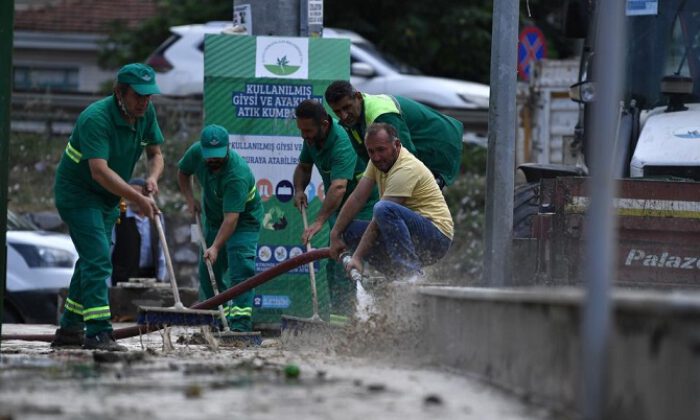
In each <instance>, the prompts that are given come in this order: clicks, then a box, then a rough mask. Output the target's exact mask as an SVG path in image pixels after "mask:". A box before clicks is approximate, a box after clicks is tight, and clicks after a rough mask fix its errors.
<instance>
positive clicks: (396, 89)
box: [146, 22, 489, 110]
mask: <svg viewBox="0 0 700 420" xmlns="http://www.w3.org/2000/svg"><path fill="white" fill-rule="evenodd" d="M227 26H230V22H208V23H206V24H194V25H182V26H174V27H172V28H170V31H171V32H172V36H171V37H170V38H168V39H167V40H166V41H165V42H164V43H163V44H161V45H160V46H159V47H158V48H157V49H156V50H155V51H154V52H153V54H151V56H150V57H149V58H148V60H147V61H146V62H147V63H148V64H149V65H150V66H151V67H153V68H154V69H155V70H156V72H158V76H157V80H158V86H159V87H160V90H161V92H162V93H163V94H165V95H174V96H191V95H202V92H203V91H204V35H205V34H214V33H221V31H222V30H223V29H225V28H226V27H227ZM323 36H324V37H326V38H348V39H350V41H351V43H352V44H351V46H350V56H351V72H350V73H351V82H352V84H353V85H354V86H355V87H356V88H357V89H359V90H360V91H362V92H366V93H388V94H391V95H401V96H406V97H409V98H412V99H415V100H417V101H419V102H422V103H424V104H427V105H430V106H433V107H435V108H439V109H455V110H475V109H484V110H485V109H488V106H489V87H488V86H487V85H484V84H480V83H474V82H467V81H464V80H455V79H445V78H440V77H430V76H424V75H421V74H420V72H418V71H417V70H416V69H414V68H412V67H410V66H408V65H406V64H404V63H401V62H399V61H397V60H394V59H391V58H390V57H388V56H386V55H384V54H382V53H381V52H380V51H379V50H377V48H376V47H375V46H374V45H373V44H372V43H371V42H369V41H368V40H366V39H365V38H363V37H361V36H360V35H358V34H357V33H355V32H352V31H348V30H344V29H333V28H325V29H324V30H323Z"/></svg>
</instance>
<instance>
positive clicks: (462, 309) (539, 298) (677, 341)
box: [419, 287, 700, 420]
mask: <svg viewBox="0 0 700 420" xmlns="http://www.w3.org/2000/svg"><path fill="white" fill-rule="evenodd" d="M419 293H420V295H421V306H422V309H421V311H420V312H421V318H422V320H423V327H424V339H423V345H424V347H425V348H424V349H423V350H422V351H423V352H425V353H427V354H428V355H429V356H430V358H431V362H432V363H434V364H438V365H443V366H448V367H451V368H457V369H459V370H462V371H466V372H470V373H473V374H476V375H478V376H480V377H482V378H484V379H485V380H487V381H489V382H491V383H494V384H497V385H499V386H502V387H504V388H506V389H508V390H511V391H513V392H515V393H517V394H519V395H521V396H522V397H523V398H525V399H527V400H530V401H534V402H539V403H544V404H545V405H548V406H550V407H552V408H553V409H555V410H556V411H560V412H562V413H573V412H577V411H578V408H579V402H580V389H581V386H580V382H581V362H580V359H581V357H580V356H581V354H580V352H581V337H580V332H579V329H580V317H581V300H582V297H583V293H582V291H581V290H577V289H520V290H517V289H514V290H494V289H474V288H440V287H428V288H423V289H421V290H420V292H419ZM613 301H614V321H613V324H614V325H613V328H612V337H611V341H610V344H611V352H610V365H609V370H608V375H609V378H608V390H607V396H608V404H607V407H608V417H607V418H611V419H616V420H624V419H634V420H652V419H659V420H661V419H664V420H665V419H689V420H690V419H698V418H700V398H699V397H698V391H700V294H698V293H692V294H691V293H683V292H651V291H630V290H628V291H618V292H615V293H614V297H613Z"/></svg>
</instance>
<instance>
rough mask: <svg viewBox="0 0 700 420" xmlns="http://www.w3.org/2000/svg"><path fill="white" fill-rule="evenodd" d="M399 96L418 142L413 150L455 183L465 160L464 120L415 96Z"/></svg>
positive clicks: (410, 128) (400, 103) (404, 117)
mask: <svg viewBox="0 0 700 420" xmlns="http://www.w3.org/2000/svg"><path fill="white" fill-rule="evenodd" d="M395 99H396V101H397V102H398V104H399V108H400V109H401V115H402V116H403V120H404V121H406V124H407V125H408V130H409V131H410V132H411V140H412V141H413V144H414V145H415V149H416V151H415V152H413V151H411V152H412V153H413V154H414V155H415V156H416V157H417V158H418V159H420V161H421V162H423V163H424V164H425V166H427V167H428V168H429V169H430V171H431V172H432V173H433V174H437V175H440V176H441V177H442V179H443V180H444V181H445V183H446V184H447V185H451V184H452V183H453V182H454V179H455V177H456V176H457V173H458V172H459V165H460V164H461V162H462V132H463V129H464V127H463V126H462V123H461V122H459V121H457V120H456V119H454V118H452V117H449V116H447V115H444V114H442V113H440V112H437V111H436V110H434V109H432V108H430V107H429V106H425V105H423V104H421V103H418V102H416V101H414V100H412V99H408V98H404V97H403V96H396V97H395ZM402 143H403V142H402Z"/></svg>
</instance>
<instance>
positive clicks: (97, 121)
mask: <svg viewBox="0 0 700 420" xmlns="http://www.w3.org/2000/svg"><path fill="white" fill-rule="evenodd" d="M161 143H163V133H161V131H160V127H159V126H158V121H157V119H156V110H155V108H154V107H153V104H152V103H149V104H148V109H147V110H146V113H145V114H144V116H143V117H140V118H137V119H136V123H135V124H134V125H131V124H129V123H128V122H127V121H126V120H125V119H124V117H122V114H121V112H120V111H119V107H118V106H117V103H116V100H115V98H114V96H113V95H112V96H108V97H106V98H104V99H101V100H99V101H97V102H94V103H93V104H91V105H90V106H88V107H87V108H85V110H83V112H82V113H80V116H79V117H78V121H77V122H76V124H75V128H74V129H73V133H72V134H71V136H70V139H69V141H68V145H67V147H66V150H65V152H64V153H63V156H62V157H61V161H60V163H59V164H58V169H57V170H56V179H55V184H54V196H55V201H56V207H62V208H79V207H95V208H103V207H108V208H110V207H116V205H117V204H118V203H119V197H118V196H116V195H114V194H112V193H111V192H109V191H107V190H106V189H105V188H104V187H102V186H101V185H100V184H99V183H97V182H96V181H95V180H94V179H92V174H91V172H90V165H89V163H88V160H90V159H104V160H106V161H107V165H108V166H109V168H110V169H111V170H113V171H114V172H116V173H117V175H119V177H121V178H122V179H123V180H125V181H128V180H129V179H130V178H131V176H132V175H133V172H134V167H135V166H136V162H138V160H139V158H140V157H141V153H142V152H143V149H144V147H146V146H149V145H156V144H161Z"/></svg>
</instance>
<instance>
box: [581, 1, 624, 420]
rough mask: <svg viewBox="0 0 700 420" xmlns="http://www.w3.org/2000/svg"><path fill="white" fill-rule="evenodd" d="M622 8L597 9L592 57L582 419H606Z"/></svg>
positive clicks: (606, 4) (617, 4)
mask: <svg viewBox="0 0 700 420" xmlns="http://www.w3.org/2000/svg"><path fill="white" fill-rule="evenodd" d="M625 4H626V2H622V1H614V0H609V1H600V2H598V4H597V6H596V10H595V13H596V16H594V19H596V26H595V27H596V34H595V50H594V51H595V55H596V58H595V60H594V62H593V72H592V74H593V81H594V83H596V98H595V102H593V104H592V117H593V118H592V120H591V126H590V127H588V128H590V131H589V132H590V133H591V136H589V139H590V141H589V145H590V151H591V159H590V171H591V177H590V181H589V182H590V184H589V187H590V191H591V203H590V206H589V207H588V211H587V213H586V224H585V227H586V234H585V236H584V237H585V238H589V240H587V241H586V244H585V258H584V261H595V263H594V264H586V265H585V268H584V282H585V284H586V288H587V293H586V299H585V302H584V308H583V322H582V325H581V337H582V344H583V345H582V349H581V354H582V363H581V374H582V377H583V395H582V410H581V411H582V413H583V418H584V419H585V420H601V419H604V418H608V417H607V416H606V413H605V410H606V406H607V402H606V394H607V391H608V390H607V383H608V381H607V372H608V357H609V353H610V351H609V341H610V328H611V326H610V318H611V308H610V306H611V303H610V285H611V284H612V280H613V276H614V273H615V267H616V265H617V264H616V260H615V256H616V255H617V250H616V248H615V244H616V243H617V223H616V215H615V208H614V206H613V198H614V196H615V185H616V183H615V181H614V175H613V173H614V170H613V168H614V158H613V156H614V153H611V152H610V144H612V142H611V141H610V140H611V139H615V138H617V136H618V128H617V124H618V119H619V118H620V100H621V98H622V86H623V69H624V65H625V63H624V58H625V51H624V45H625V33H626V31H625V23H626V22H625Z"/></svg>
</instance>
